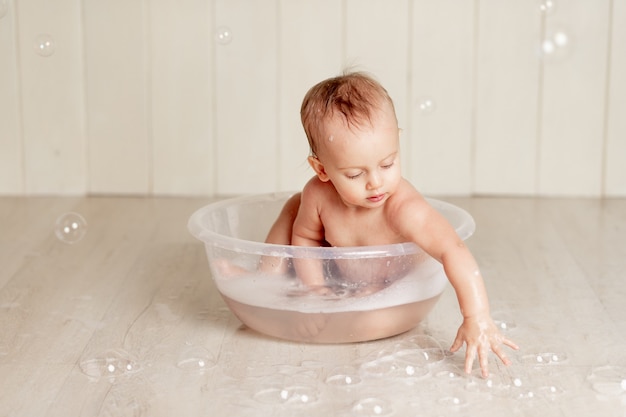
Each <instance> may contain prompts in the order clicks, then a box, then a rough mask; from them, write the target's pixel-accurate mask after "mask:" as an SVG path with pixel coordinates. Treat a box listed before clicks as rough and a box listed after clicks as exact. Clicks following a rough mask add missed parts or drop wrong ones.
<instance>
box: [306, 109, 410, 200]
mask: <svg viewBox="0 0 626 417" xmlns="http://www.w3.org/2000/svg"><path fill="white" fill-rule="evenodd" d="M372 116H373V117H372V123H371V126H369V125H367V124H366V125H364V126H360V127H351V128H350V127H348V126H346V125H345V123H344V122H343V120H341V119H339V118H334V119H332V120H331V121H329V122H328V123H327V124H326V126H325V128H326V129H325V131H326V132H327V133H328V137H327V138H325V140H324V141H323V143H319V144H318V148H319V152H318V161H319V164H320V165H321V167H322V171H321V173H320V171H318V170H317V169H316V172H317V173H318V176H319V177H320V179H321V180H322V181H331V182H332V183H333V185H334V186H335V188H336V189H337V192H338V193H339V195H340V196H341V198H342V199H343V201H344V203H346V204H347V205H349V206H355V207H364V208H376V207H380V206H382V205H384V204H385V202H386V201H387V199H388V198H389V196H391V194H393V193H394V192H395V190H396V189H397V187H398V184H399V183H400V180H401V176H402V174H401V172H400V155H399V151H400V149H399V144H400V143H399V129H398V122H397V120H396V116H395V113H394V111H393V107H392V106H391V104H388V103H386V104H385V106H384V108H383V109H382V110H378V111H376V112H374V114H373V115H372ZM314 168H315V167H314Z"/></svg>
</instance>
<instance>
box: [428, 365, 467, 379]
mask: <svg viewBox="0 0 626 417" xmlns="http://www.w3.org/2000/svg"><path fill="white" fill-rule="evenodd" d="M434 376H435V378H437V379H438V380H440V381H463V380H465V379H466V377H465V373H464V372H463V371H461V370H460V369H459V368H457V367H456V366H453V365H451V366H446V367H443V368H441V369H438V370H437V371H435V372H434Z"/></svg>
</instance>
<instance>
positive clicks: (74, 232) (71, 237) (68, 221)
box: [54, 212, 87, 245]
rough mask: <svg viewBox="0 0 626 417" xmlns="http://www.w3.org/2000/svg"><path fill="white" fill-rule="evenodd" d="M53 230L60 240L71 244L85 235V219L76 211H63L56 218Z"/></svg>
mask: <svg viewBox="0 0 626 417" xmlns="http://www.w3.org/2000/svg"><path fill="white" fill-rule="evenodd" d="M54 232H55V234H56V236H57V238H58V239H59V240H60V241H61V242H64V243H67V244H70V245H71V244H73V243H76V242H78V241H80V240H81V239H82V238H83V237H85V234H86V233H87V221H86V220H85V218H84V217H83V216H81V215H80V214H78V213H74V212H70V213H65V214H63V215H61V216H59V218H58V219H57V221H56V229H55V231H54Z"/></svg>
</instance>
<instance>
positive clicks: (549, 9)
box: [539, 0, 555, 14]
mask: <svg viewBox="0 0 626 417" xmlns="http://www.w3.org/2000/svg"><path fill="white" fill-rule="evenodd" d="M554 7H555V4H554V0H539V11H540V12H541V13H545V14H550V13H553V12H554Z"/></svg>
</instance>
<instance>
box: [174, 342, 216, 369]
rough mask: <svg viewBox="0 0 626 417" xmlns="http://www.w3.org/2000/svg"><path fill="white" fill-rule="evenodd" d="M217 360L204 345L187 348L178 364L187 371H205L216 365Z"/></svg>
mask: <svg viewBox="0 0 626 417" xmlns="http://www.w3.org/2000/svg"><path fill="white" fill-rule="evenodd" d="M216 363H217V361H216V360H215V358H214V357H213V355H212V354H211V352H209V351H208V350H206V349H205V348H203V347H193V348H189V349H186V350H185V351H184V352H183V353H182V354H181V356H180V357H179V359H178V363H176V366H177V367H178V368H180V369H182V370H185V371H196V372H204V371H205V370H207V369H209V368H212V367H214V366H215V365H216Z"/></svg>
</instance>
